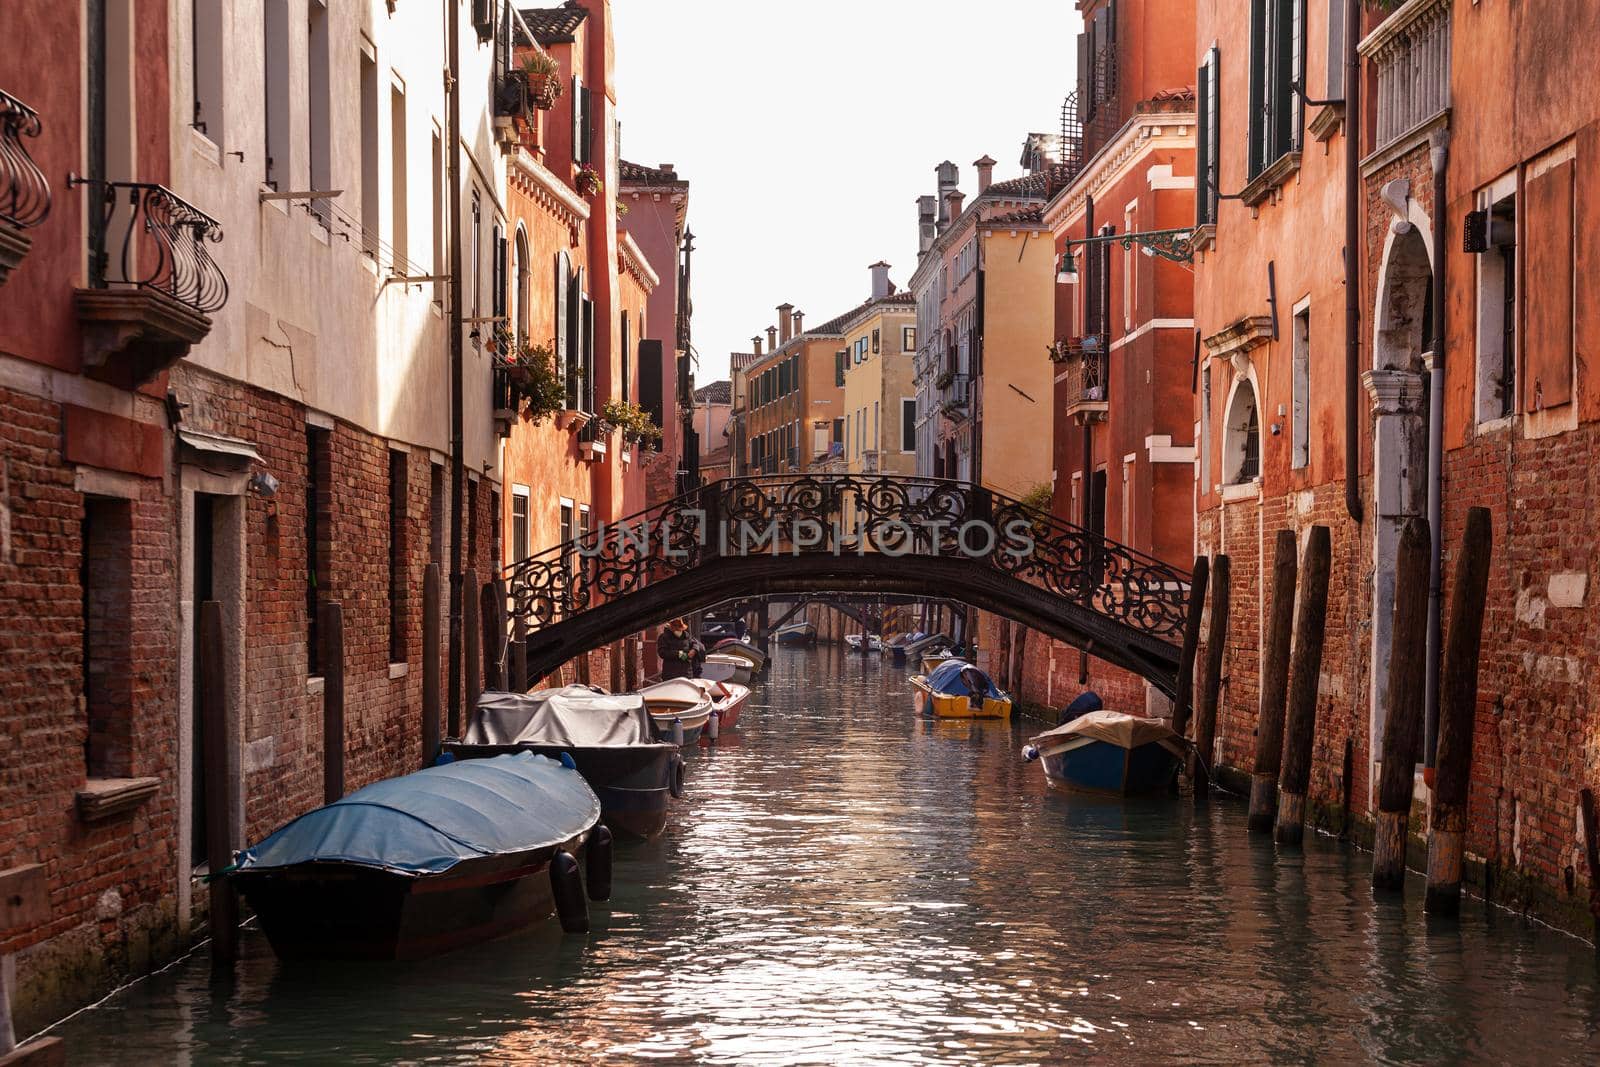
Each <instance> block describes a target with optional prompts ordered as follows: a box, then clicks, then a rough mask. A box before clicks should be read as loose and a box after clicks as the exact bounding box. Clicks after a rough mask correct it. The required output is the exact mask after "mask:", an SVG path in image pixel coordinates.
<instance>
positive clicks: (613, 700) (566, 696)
mask: <svg viewBox="0 0 1600 1067" xmlns="http://www.w3.org/2000/svg"><path fill="white" fill-rule="evenodd" d="M444 750H445V751H446V752H448V753H450V754H451V755H453V756H455V757H456V758H457V759H483V758H488V757H493V756H498V755H502V754H504V753H507V752H534V753H537V754H539V755H543V756H549V757H551V758H555V759H559V758H560V756H561V754H562V753H563V752H565V753H568V754H570V755H571V757H572V760H573V762H574V763H576V764H577V765H578V773H579V774H581V775H583V777H584V780H585V781H587V782H588V783H589V786H590V788H592V789H593V790H594V791H595V794H596V795H597V796H598V797H599V798H600V817H601V818H602V819H603V820H604V821H605V824H606V825H607V826H609V827H611V829H612V830H613V831H614V832H616V833H619V834H628V835H630V836H633V837H653V836H655V835H656V834H658V833H660V832H661V831H662V829H664V828H665V827H666V824H667V812H668V808H669V806H670V800H671V798H672V797H673V796H679V795H682V792H683V757H682V756H681V755H679V753H678V746H676V745H674V744H672V743H670V742H669V741H659V740H657V739H656V737H655V730H654V728H653V725H652V723H651V720H650V713H649V712H648V711H647V710H646V708H645V703H644V698H643V697H641V696H639V695H638V694H637V693H618V694H611V693H597V692H595V691H594V690H593V689H590V688H589V687H587V686H581V685H569V686H562V687H561V688H559V689H541V690H538V691H537V692H533V693H484V694H482V695H481V696H480V697H479V698H478V706H477V707H475V708H474V709H472V716H471V718H470V720H469V721H468V723H467V728H466V730H464V731H463V732H462V737H461V739H460V740H459V741H447V742H445V745H444Z"/></svg>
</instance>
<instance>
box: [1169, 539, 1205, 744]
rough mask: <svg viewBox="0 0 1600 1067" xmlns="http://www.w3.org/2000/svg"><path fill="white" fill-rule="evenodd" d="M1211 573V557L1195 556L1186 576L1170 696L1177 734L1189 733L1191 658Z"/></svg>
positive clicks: (1197, 646)
mask: <svg viewBox="0 0 1600 1067" xmlns="http://www.w3.org/2000/svg"><path fill="white" fill-rule="evenodd" d="M1210 577H1211V561H1210V560H1209V559H1207V558H1206V557H1205V556H1197V557H1196V558H1195V561H1194V572H1193V573H1192V574H1191V575H1190V576H1189V613H1188V616H1187V617H1186V618H1185V619H1184V621H1183V652H1182V654H1181V655H1180V656H1179V658H1178V692H1177V694H1176V695H1175V696H1173V698H1172V729H1173V732H1174V733H1176V734H1177V735H1178V736H1179V737H1187V736H1188V735H1189V720H1190V718H1191V717H1192V714H1191V713H1192V712H1193V710H1194V659H1195V653H1196V652H1197V651H1198V650H1199V648H1200V620H1201V619H1202V618H1203V617H1204V615H1205V609H1206V585H1207V583H1208V582H1209V580H1210Z"/></svg>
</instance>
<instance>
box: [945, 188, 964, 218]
mask: <svg viewBox="0 0 1600 1067" xmlns="http://www.w3.org/2000/svg"><path fill="white" fill-rule="evenodd" d="M966 198H967V194H966V193H963V192H962V191H961V190H960V189H951V190H950V191H949V192H948V193H945V194H944V205H945V207H944V209H945V211H946V213H947V214H948V215H949V219H950V221H951V222H955V221H956V219H959V218H960V217H961V202H962V201H963V200H965V199H966Z"/></svg>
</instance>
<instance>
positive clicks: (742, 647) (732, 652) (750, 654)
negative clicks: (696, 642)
mask: <svg viewBox="0 0 1600 1067" xmlns="http://www.w3.org/2000/svg"><path fill="white" fill-rule="evenodd" d="M711 651H713V652H715V653H717V654H718V655H722V656H738V657H739V658H740V659H742V660H744V661H745V662H746V663H748V664H750V674H751V676H752V677H754V676H755V675H758V674H760V673H761V672H762V671H764V670H766V669H767V656H766V653H764V652H762V651H761V650H760V649H759V648H757V647H756V646H754V645H752V644H751V643H750V639H749V638H748V637H729V638H727V639H725V640H722V641H718V642H717V643H716V644H715V645H713V646H712V647H711ZM741 684H747V683H741Z"/></svg>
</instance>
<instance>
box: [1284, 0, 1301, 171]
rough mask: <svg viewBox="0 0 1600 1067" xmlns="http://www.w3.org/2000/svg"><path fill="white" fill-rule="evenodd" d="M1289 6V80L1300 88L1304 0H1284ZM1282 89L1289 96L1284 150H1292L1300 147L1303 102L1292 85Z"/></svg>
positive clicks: (1286, 85)
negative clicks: (1287, 129)
mask: <svg viewBox="0 0 1600 1067" xmlns="http://www.w3.org/2000/svg"><path fill="white" fill-rule="evenodd" d="M1286 2H1287V3H1288V5H1289V7H1290V9H1291V10H1290V21H1289V80H1290V81H1292V82H1297V83H1299V85H1300V87H1301V89H1304V88H1305V84H1306V0H1286ZM1283 91H1284V92H1285V93H1287V94H1288V98H1289V139H1288V142H1287V144H1286V145H1285V146H1284V147H1285V150H1286V151H1294V150H1295V149H1298V148H1299V147H1300V142H1301V140H1302V138H1303V137H1304V132H1303V131H1304V129H1305V118H1304V116H1305V112H1304V108H1305V102H1304V100H1303V98H1302V97H1301V96H1300V94H1299V93H1297V92H1295V90H1294V86H1293V85H1290V84H1287V83H1286V84H1285V85H1284V87H1283Z"/></svg>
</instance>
